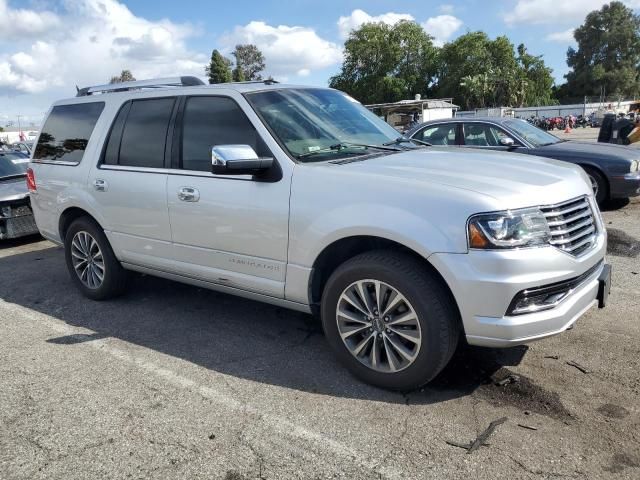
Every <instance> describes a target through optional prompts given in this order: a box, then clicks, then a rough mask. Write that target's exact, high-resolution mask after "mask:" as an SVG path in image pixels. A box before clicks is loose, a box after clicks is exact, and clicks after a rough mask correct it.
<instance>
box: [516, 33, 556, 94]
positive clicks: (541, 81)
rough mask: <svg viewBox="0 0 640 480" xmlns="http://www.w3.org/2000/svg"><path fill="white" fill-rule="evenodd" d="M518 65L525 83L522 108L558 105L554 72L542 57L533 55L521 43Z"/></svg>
mask: <svg viewBox="0 0 640 480" xmlns="http://www.w3.org/2000/svg"><path fill="white" fill-rule="evenodd" d="M518 65H519V67H520V69H521V79H522V81H524V83H525V89H524V91H523V92H522V99H523V101H522V102H521V103H520V106H532V105H552V104H553V103H556V101H555V99H554V98H553V83H554V82H553V70H551V69H550V68H549V67H547V66H546V65H545V63H544V60H543V59H542V55H538V56H536V55H531V54H530V53H528V52H527V48H526V47H525V46H524V44H522V43H521V44H520V45H518Z"/></svg>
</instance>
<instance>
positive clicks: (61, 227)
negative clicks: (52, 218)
mask: <svg viewBox="0 0 640 480" xmlns="http://www.w3.org/2000/svg"><path fill="white" fill-rule="evenodd" d="M80 217H87V218H89V219H91V220H93V221H94V222H95V223H96V224H97V225H98V226H99V227H100V228H103V227H102V225H100V222H98V220H97V219H96V218H95V217H94V216H93V215H91V213H89V212H88V211H87V210H85V209H83V208H80V207H68V208H66V209H65V210H64V211H63V212H62V213H61V214H60V219H59V220H58V232H59V234H60V239H61V240H62V241H63V242H64V239H65V236H66V234H67V231H68V230H69V227H70V226H71V224H72V223H73V222H74V220H76V219H78V218H80Z"/></svg>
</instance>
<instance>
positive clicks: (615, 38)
mask: <svg viewBox="0 0 640 480" xmlns="http://www.w3.org/2000/svg"><path fill="white" fill-rule="evenodd" d="M573 36H574V38H575V40H576V42H577V43H578V48H577V49H574V48H569V50H568V52H567V64H568V65H569V67H570V68H571V71H570V72H569V73H568V74H567V75H566V76H565V77H566V79H567V87H566V89H565V90H564V91H565V92H571V95H573V96H582V95H600V94H601V92H606V93H607V94H617V95H624V96H635V95H637V94H638V92H639V90H640V89H639V88H638V87H639V84H638V67H639V65H640V17H639V16H638V15H635V14H634V13H633V10H632V9H631V8H628V7H626V6H625V5H624V4H623V3H622V2H611V3H609V4H608V5H604V6H603V7H602V8H601V9H600V10H595V11H593V12H591V13H589V14H588V15H587V17H586V19H585V22H584V24H582V25H581V26H580V27H578V28H577V29H576V30H575V31H574V33H573Z"/></svg>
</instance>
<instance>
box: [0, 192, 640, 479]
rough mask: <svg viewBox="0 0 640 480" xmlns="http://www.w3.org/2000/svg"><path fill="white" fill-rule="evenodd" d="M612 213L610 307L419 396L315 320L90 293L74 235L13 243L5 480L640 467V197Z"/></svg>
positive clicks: (151, 286)
mask: <svg viewBox="0 0 640 480" xmlns="http://www.w3.org/2000/svg"><path fill="white" fill-rule="evenodd" d="M604 216H605V220H606V223H607V226H608V228H609V235H610V255H609V261H610V262H611V263H612V265H613V268H614V284H613V287H612V292H611V297H610V305H609V306H608V307H607V308H606V309H604V310H598V309H592V310H590V311H589V312H588V313H587V314H586V315H585V316H584V317H583V318H582V319H581V320H580V321H579V322H578V323H577V325H576V327H575V328H574V329H573V330H571V331H568V332H566V333H564V334H562V335H560V336H557V337H554V338H551V339H547V340H544V341H541V342H537V343H534V344H531V345H530V346H528V347H517V348H512V349H507V350H498V349H495V350H493V349H481V348H470V347H462V348H461V349H460V350H459V351H458V353H457V354H456V356H455V357H454V359H453V361H452V363H451V365H450V366H449V367H448V368H447V369H446V370H445V371H444V372H443V373H442V374H441V375H440V376H439V377H438V378H437V379H436V380H435V381H434V382H433V383H432V384H431V385H429V386H428V387H427V388H425V389H423V390H421V391H417V392H411V393H407V394H398V393H391V392H387V391H383V390H379V389H376V388H373V387H370V386H368V385H365V384H363V383H361V382H359V381H357V380H355V379H354V378H352V377H351V376H350V375H349V374H348V373H347V372H346V371H345V370H344V369H343V368H342V367H341V366H340V365H339V364H338V363H337V362H336V360H335V359H334V358H333V356H332V354H331V352H330V351H329V348H328V346H327V343H326V342H325V340H324V338H323V336H322V333H321V330H320V327H319V325H318V324H317V323H316V321H315V320H314V319H313V318H312V317H310V316H307V315H304V314H300V313H296V312H291V311H287V310H284V309H281V308H276V307H272V306H268V305H264V304H260V303H256V302H252V301H248V300H243V299H240V298H236V297H233V296H229V295H224V294H218V293H215V292H211V291H207V290H203V289H199V288H195V287H191V286H186V285H181V284H178V283H174V282H170V281H165V280H162V279H158V278H153V277H149V276H142V275H134V276H133V277H132V281H131V283H130V286H129V289H128V293H127V294H126V295H125V296H124V297H122V298H119V299H117V300H114V301H108V302H93V301H91V300H87V299H85V298H83V297H81V296H80V295H79V293H78V292H77V291H76V290H75V289H74V287H73V285H72V284H71V281H70V280H69V277H68V274H67V271H66V269H65V265H64V255H63V252H62V250H61V249H60V248H58V247H55V246H53V245H52V244H51V243H49V242H46V241H43V240H41V239H39V238H37V237H36V238H31V239H27V240H21V241H13V242H8V243H7V242H4V243H2V244H0V479H3V480H10V479H11V480H12V479H44V478H49V479H50V478H55V479H65V480H70V479H83V480H84V479H92V478H158V479H160V478H162V479H168V478H180V479H185V478H189V479H191V478H206V479H213V478H222V479H227V480H230V479H236V480H238V479H277V478H303V479H313V478H348V479H359V478H362V479H371V478H394V479H395V478H398V479H413V478H438V479H445V478H465V477H467V478H477V479H485V478H486V479H494V478H504V477H507V476H509V477H511V478H551V477H558V478H628V479H637V478H640V428H639V427H640V341H639V339H640V313H639V312H640V255H639V254H640V243H639V242H638V239H640V222H639V221H638V220H639V218H640V200H638V199H636V200H633V201H631V202H630V203H629V204H624V203H618V204H616V205H614V206H612V207H611V208H610V209H609V211H606V212H604ZM504 417H506V420H505V421H504V423H502V424H499V425H497V426H496V427H495V430H494V431H493V433H492V434H491V435H490V436H489V437H488V439H487V441H486V445H484V446H480V447H479V448H477V449H474V450H473V451H471V452H470V451H469V449H468V447H469V446H470V445H471V444H472V443H473V441H474V440H475V439H477V437H478V436H479V435H481V434H482V433H483V432H484V431H485V430H486V429H487V427H488V426H489V425H490V423H491V422H492V421H495V420H498V419H502V418H504Z"/></svg>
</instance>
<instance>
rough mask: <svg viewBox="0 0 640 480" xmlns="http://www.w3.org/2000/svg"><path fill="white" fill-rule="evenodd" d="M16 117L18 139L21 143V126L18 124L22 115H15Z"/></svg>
mask: <svg viewBox="0 0 640 480" xmlns="http://www.w3.org/2000/svg"><path fill="white" fill-rule="evenodd" d="M16 117H18V139H19V140H20V141H21V142H22V141H23V140H24V139H23V138H22V125H21V124H20V118H21V117H22V115H16Z"/></svg>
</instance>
